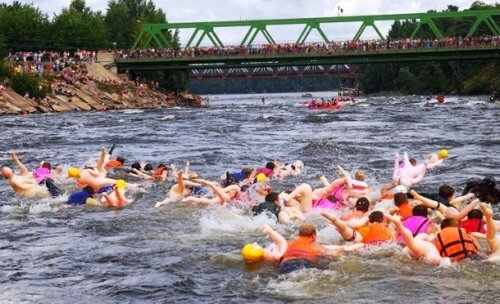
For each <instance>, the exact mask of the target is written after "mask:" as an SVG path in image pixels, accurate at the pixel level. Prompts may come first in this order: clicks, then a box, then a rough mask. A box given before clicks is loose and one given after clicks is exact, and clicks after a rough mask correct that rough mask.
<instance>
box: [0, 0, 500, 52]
mask: <svg viewBox="0 0 500 304" xmlns="http://www.w3.org/2000/svg"><path fill="white" fill-rule="evenodd" d="M0 2H6V3H8V4H10V3H12V1H5V0H3V1H2V0H0ZM20 2H23V3H34V5H35V6H38V7H39V8H40V9H41V10H42V11H43V12H45V13H47V14H48V15H49V16H53V14H54V13H59V12H60V11H61V9H62V8H64V7H68V6H69V4H70V3H71V0H28V1H20ZM153 2H155V4H156V7H158V8H162V9H163V11H164V12H166V15H167V20H168V21H169V22H192V21H215V20H219V21H227V20H240V19H281V18H303V17H324V16H337V14H338V7H339V6H340V7H342V8H343V10H344V16H346V15H375V14H391V13H415V12H426V11H428V10H430V9H433V10H438V11H441V10H444V9H446V7H447V5H455V6H458V7H459V8H460V10H463V9H465V8H469V7H470V5H471V4H472V3H473V2H474V1H473V0H364V1H362V0H184V1H181V0H163V1H160V0H153ZM483 2H485V3H489V4H492V3H495V1H494V0H484V1H483ZM496 2H498V1H496ZM86 3H87V5H88V6H90V7H91V8H92V9H93V10H94V11H97V10H101V11H102V12H105V11H106V8H107V1H106V0H87V1H86ZM390 23H391V22H389V23H378V24H377V26H378V27H379V28H380V30H381V31H382V34H384V35H385V34H387V31H388V29H389V25H390ZM322 28H323V30H324V31H325V32H326V34H327V36H328V37H329V38H330V39H334V40H347V39H350V38H352V37H354V35H355V33H356V31H357V29H358V28H359V25H356V24H345V25H339V24H337V25H325V26H322ZM302 29H303V27H302V26H300V27H297V26H295V27H290V26H287V27H283V26H281V27H274V28H269V31H270V32H271V35H272V36H273V37H274V39H275V40H276V41H277V42H289V41H295V40H296V39H297V38H298V36H299V35H300V32H301V31H302ZM216 32H217V34H218V35H219V37H220V38H221V40H222V41H223V43H224V44H226V45H227V44H239V43H240V42H241V40H242V39H243V37H244V35H245V33H246V30H245V29H242V28H239V29H238V28H236V29H217V30H216ZM191 33H192V31H191V32H190V31H187V30H185V31H184V32H181V42H184V43H185V42H186V41H187V39H188V38H189V36H190V35H191ZM375 36H376V34H375V32H374V31H373V30H371V29H367V30H366V31H365V34H364V35H363V36H362V39H363V38H364V39H368V38H373V37H375ZM262 41H264V38H263V37H262V36H260V35H259V37H258V39H257V40H256V42H257V43H258V42H262ZM308 41H321V39H320V37H319V35H317V34H315V33H311V35H310V36H309V39H308ZM206 42H207V43H208V41H206Z"/></svg>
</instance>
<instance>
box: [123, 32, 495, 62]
mask: <svg viewBox="0 0 500 304" xmlns="http://www.w3.org/2000/svg"><path fill="white" fill-rule="evenodd" d="M499 45H500V36H481V37H470V38H462V37H458V38H444V39H440V40H438V39H433V40H431V39H409V38H406V39H397V40H395V39H388V40H376V39H373V40H363V41H361V40H359V41H354V40H351V41H342V42H337V41H332V42H330V43H324V42H320V43H305V44H297V43H285V44H259V45H250V46H245V45H237V46H225V47H187V48H179V49H173V48H165V49H159V48H157V49H148V50H130V51H118V53H117V57H118V58H122V59H142V58H158V57H163V58H174V57H185V58H196V57H207V56H208V57H211V56H268V55H291V54H305V55H306V54H320V55H333V54H336V53H342V52H366V51H386V50H410V49H426V48H446V47H450V48H451V47H453V48H465V47H479V46H499Z"/></svg>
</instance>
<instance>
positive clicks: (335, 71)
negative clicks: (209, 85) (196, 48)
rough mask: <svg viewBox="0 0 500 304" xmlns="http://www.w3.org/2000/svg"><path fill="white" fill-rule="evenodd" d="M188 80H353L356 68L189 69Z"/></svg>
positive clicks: (338, 66) (325, 66)
mask: <svg viewBox="0 0 500 304" xmlns="http://www.w3.org/2000/svg"><path fill="white" fill-rule="evenodd" d="M189 76H190V78H191V79H196V80H204V79H234V78H276V77H318V76H332V77H337V78H350V79H354V78H356V76H357V68H356V67H353V66H349V65H346V64H344V65H307V66H271V67H241V68H211V69H191V70H190V75H189Z"/></svg>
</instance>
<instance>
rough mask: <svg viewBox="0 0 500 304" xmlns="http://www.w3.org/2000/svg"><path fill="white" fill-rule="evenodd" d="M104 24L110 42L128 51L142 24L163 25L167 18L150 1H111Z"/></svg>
mask: <svg viewBox="0 0 500 304" xmlns="http://www.w3.org/2000/svg"><path fill="white" fill-rule="evenodd" d="M105 22H106V26H107V28H108V30H109V39H110V41H113V42H116V46H117V47H118V48H123V49H128V48H130V47H131V46H132V44H133V43H134V40H135V38H136V36H137V34H138V33H139V31H140V27H141V25H142V24H143V23H165V22H167V18H166V16H165V13H164V12H163V10H162V9H157V8H156V6H155V4H154V3H153V1H151V0H147V1H146V0H111V1H109V3H108V12H107V14H106V18H105ZM167 38H171V35H169V37H167Z"/></svg>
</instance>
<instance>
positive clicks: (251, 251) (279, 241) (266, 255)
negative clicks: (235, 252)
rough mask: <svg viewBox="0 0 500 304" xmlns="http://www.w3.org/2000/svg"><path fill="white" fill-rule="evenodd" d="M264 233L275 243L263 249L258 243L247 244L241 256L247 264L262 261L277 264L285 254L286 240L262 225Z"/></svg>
mask: <svg viewBox="0 0 500 304" xmlns="http://www.w3.org/2000/svg"><path fill="white" fill-rule="evenodd" d="M262 232H264V234H265V235H267V237H269V238H270V239H271V240H272V241H273V243H272V244H271V245H270V246H266V248H262V247H261V246H260V245H258V244H257V243H253V244H246V245H245V246H244V247H243V249H242V250H241V255H242V256H243V260H244V261H245V262H246V263H254V262H258V261H261V260H264V261H266V262H270V263H277V262H279V260H280V259H281V257H282V256H283V254H285V252H286V249H287V246H288V244H287V242H286V240H285V238H284V237H283V236H282V235H281V234H279V233H278V232H276V231H274V230H273V229H272V228H271V227H270V226H269V225H268V224H264V225H262Z"/></svg>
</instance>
